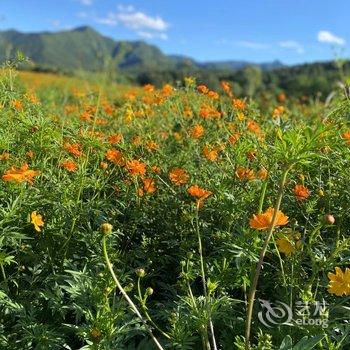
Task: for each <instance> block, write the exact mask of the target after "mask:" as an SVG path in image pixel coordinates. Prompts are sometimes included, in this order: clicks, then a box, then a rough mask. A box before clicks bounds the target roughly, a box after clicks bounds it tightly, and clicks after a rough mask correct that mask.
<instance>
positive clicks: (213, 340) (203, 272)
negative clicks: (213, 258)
mask: <svg viewBox="0 0 350 350" xmlns="http://www.w3.org/2000/svg"><path fill="white" fill-rule="evenodd" d="M198 211H199V206H198V205H197V207H196V231H197V238H198V253H199V258H200V265H201V275H202V284H203V293H204V296H205V303H206V307H207V313H208V320H209V330H210V335H211V340H212V343H213V348H214V350H217V346H216V339H215V333H214V326H213V322H212V320H211V310H210V305H209V298H208V291H207V283H206V278H205V268H204V258H203V246H202V238H201V234H200V230H199V212H198ZM207 348H208V349H209V350H210V343H209V342H208V344H207Z"/></svg>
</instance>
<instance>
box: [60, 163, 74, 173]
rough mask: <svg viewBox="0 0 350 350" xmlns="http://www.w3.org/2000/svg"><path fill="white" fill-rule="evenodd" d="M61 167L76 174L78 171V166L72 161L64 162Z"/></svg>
mask: <svg viewBox="0 0 350 350" xmlns="http://www.w3.org/2000/svg"><path fill="white" fill-rule="evenodd" d="M60 166H61V167H62V168H64V169H66V170H68V171H69V172H75V171H77V169H78V166H77V165H76V163H75V162H73V161H72V160H64V161H63V162H62V163H61V164H60Z"/></svg>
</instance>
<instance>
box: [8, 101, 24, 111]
mask: <svg viewBox="0 0 350 350" xmlns="http://www.w3.org/2000/svg"><path fill="white" fill-rule="evenodd" d="M11 105H12V107H13V108H14V109H17V110H18V111H20V110H22V109H23V103H22V101H20V100H13V101H12V103H11Z"/></svg>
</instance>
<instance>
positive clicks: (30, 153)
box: [26, 150, 34, 158]
mask: <svg viewBox="0 0 350 350" xmlns="http://www.w3.org/2000/svg"><path fill="white" fill-rule="evenodd" d="M26 156H27V157H28V158H33V157H34V152H33V151H31V150H30V151H28V152H27V153H26Z"/></svg>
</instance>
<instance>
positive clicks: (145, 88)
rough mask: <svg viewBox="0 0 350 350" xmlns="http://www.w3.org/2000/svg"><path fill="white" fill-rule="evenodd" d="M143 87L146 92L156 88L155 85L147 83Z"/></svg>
mask: <svg viewBox="0 0 350 350" xmlns="http://www.w3.org/2000/svg"><path fill="white" fill-rule="evenodd" d="M143 89H144V90H145V91H146V92H153V91H154V89H155V87H154V85H152V84H146V85H144V87H143Z"/></svg>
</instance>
